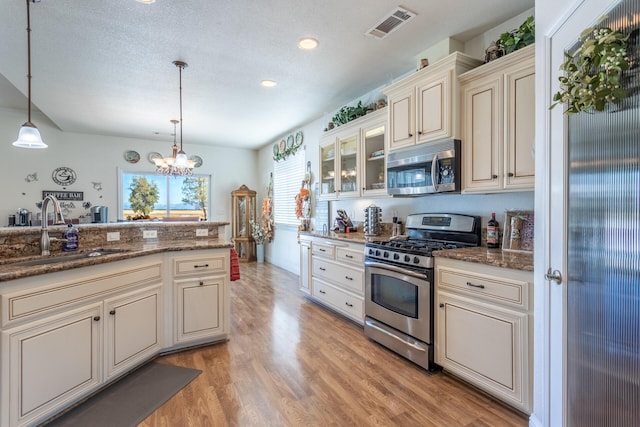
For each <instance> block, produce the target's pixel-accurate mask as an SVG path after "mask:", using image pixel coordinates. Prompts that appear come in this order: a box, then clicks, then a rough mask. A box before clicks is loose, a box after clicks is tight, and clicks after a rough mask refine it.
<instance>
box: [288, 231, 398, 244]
mask: <svg viewBox="0 0 640 427" xmlns="http://www.w3.org/2000/svg"><path fill="white" fill-rule="evenodd" d="M299 233H300V234H301V235H305V236H311V237H320V238H322V239H330V240H340V241H343V242H351V243H362V244H364V243H367V242H375V241H377V240H389V237H390V236H383V235H380V236H367V235H365V234H364V233H336V232H334V231H329V232H328V233H327V234H323V233H321V232H316V231H300V232H299Z"/></svg>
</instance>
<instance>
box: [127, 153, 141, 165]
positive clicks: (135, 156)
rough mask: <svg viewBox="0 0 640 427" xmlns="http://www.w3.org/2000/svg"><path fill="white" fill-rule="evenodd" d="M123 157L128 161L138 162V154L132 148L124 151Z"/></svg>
mask: <svg viewBox="0 0 640 427" xmlns="http://www.w3.org/2000/svg"><path fill="white" fill-rule="evenodd" d="M124 159H125V160H126V161H127V162H129V163H138V162H139V161H140V154H139V153H138V152H137V151H133V150H129V151H125V152H124Z"/></svg>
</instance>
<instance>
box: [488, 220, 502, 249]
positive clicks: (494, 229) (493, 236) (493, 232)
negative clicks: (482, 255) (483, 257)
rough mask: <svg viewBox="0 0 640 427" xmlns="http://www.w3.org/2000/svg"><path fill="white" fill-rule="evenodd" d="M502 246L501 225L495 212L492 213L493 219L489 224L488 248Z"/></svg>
mask: <svg viewBox="0 0 640 427" xmlns="http://www.w3.org/2000/svg"><path fill="white" fill-rule="evenodd" d="M498 246H500V225H499V224H498V221H497V220H496V214H495V212H493V213H491V219H490V220H489V222H487V247H488V248H497V247H498Z"/></svg>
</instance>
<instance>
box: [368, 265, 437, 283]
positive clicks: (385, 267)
mask: <svg viewBox="0 0 640 427" xmlns="http://www.w3.org/2000/svg"><path fill="white" fill-rule="evenodd" d="M364 266H365V267H374V268H379V269H382V270H390V271H393V272H395V273H399V274H406V275H407V276H412V277H415V278H417V279H422V280H425V279H426V275H425V274H424V273H416V272H415V271H411V270H407V269H404V268H402V267H396V266H395V265H391V264H383V263H381V262H375V261H365V262H364Z"/></svg>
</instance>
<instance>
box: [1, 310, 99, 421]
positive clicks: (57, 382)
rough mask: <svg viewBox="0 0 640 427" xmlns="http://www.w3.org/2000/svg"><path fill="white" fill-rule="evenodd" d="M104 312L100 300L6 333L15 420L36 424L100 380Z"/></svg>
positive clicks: (5, 370)
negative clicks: (101, 314)
mask: <svg viewBox="0 0 640 427" xmlns="http://www.w3.org/2000/svg"><path fill="white" fill-rule="evenodd" d="M101 311H102V304H101V303H96V304H92V305H88V306H85V307H82V308H80V309H76V310H71V311H69V312H66V313H64V315H58V316H52V317H49V318H46V319H43V320H40V321H36V322H33V323H28V324H26V325H23V326H19V327H16V328H13V329H8V330H6V331H3V332H2V377H3V383H4V382H5V381H8V390H9V397H8V398H6V397H5V398H3V404H4V402H7V401H8V402H10V403H9V408H8V412H5V411H6V410H7V408H6V407H4V406H3V408H2V412H3V418H4V416H5V415H8V416H9V419H10V420H9V425H12V426H13V425H23V424H25V425H26V424H30V423H33V421H34V420H37V419H38V418H39V417H44V416H46V415H47V414H51V413H53V412H56V411H60V410H61V409H63V408H64V407H65V406H66V405H68V404H69V402H72V401H74V400H77V399H79V398H81V397H82V396H83V395H86V394H87V393H88V392H90V391H91V390H93V389H94V388H95V387H97V386H98V385H100V383H101V382H102V376H101V370H100V366H101V365H100V364H101V358H100V353H99V350H100V349H101V345H100V342H101V339H102V326H101V316H100V313H101ZM7 362H8V363H7ZM5 384H6V383H5ZM4 387H5V385H3V388H4ZM5 420H6V419H3V422H5Z"/></svg>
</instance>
